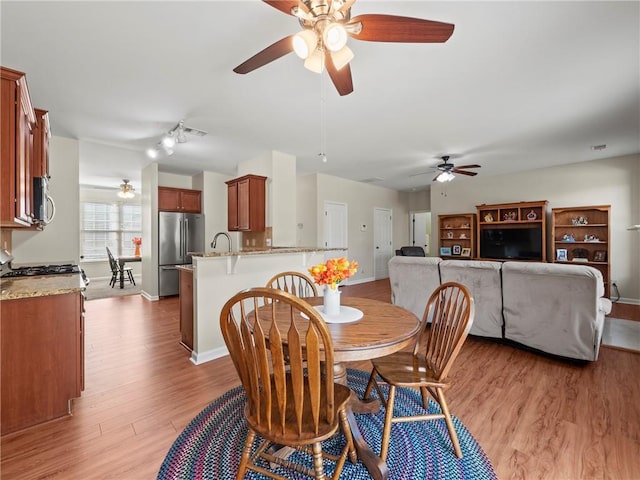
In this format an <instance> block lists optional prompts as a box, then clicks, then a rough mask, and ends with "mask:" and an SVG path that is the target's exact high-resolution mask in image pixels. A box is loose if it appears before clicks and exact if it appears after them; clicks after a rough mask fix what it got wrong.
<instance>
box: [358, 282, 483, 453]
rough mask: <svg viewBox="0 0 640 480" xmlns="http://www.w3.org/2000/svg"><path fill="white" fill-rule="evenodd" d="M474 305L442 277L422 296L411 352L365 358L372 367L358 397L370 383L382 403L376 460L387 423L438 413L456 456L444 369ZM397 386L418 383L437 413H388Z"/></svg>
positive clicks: (464, 333) (386, 436)
mask: <svg viewBox="0 0 640 480" xmlns="http://www.w3.org/2000/svg"><path fill="white" fill-rule="evenodd" d="M474 311H475V310H474V304H473V297H471V295H470V294H469V291H468V290H467V288H466V287H465V286H464V285H461V284H459V283H455V282H448V283H444V284H442V285H441V286H440V287H438V288H437V289H436V290H435V291H434V292H433V294H432V295H431V297H430V298H429V300H428V301H427V306H426V309H425V312H424V316H423V318H422V323H421V326H420V331H419V333H418V334H417V335H416V341H415V344H414V348H413V352H397V353H393V354H391V355H387V356H386V357H380V358H376V359H373V360H372V361H371V363H372V364H373V370H372V371H371V376H370V378H369V383H368V384H367V388H366V390H365V392H364V398H365V400H366V399H368V398H369V395H370V394H371V390H372V389H373V386H375V387H376V389H377V391H378V395H379V396H380V399H381V401H382V403H383V404H384V405H385V408H386V413H385V419H384V429H383V432H382V446H381V449H380V457H381V458H382V460H386V458H387V453H388V451H389V440H390V436H391V425H392V424H393V423H397V422H408V421H422V420H439V419H444V421H445V423H446V425H447V430H448V431H449V436H450V437H451V443H452V444H453V450H454V452H455V454H456V456H457V457H458V458H462V451H461V450H460V443H459V442H458V436H457V434H456V430H455V428H454V425H453V422H452V420H451V414H450V412H449V407H448V406H447V400H446V398H445V394H444V392H445V390H446V389H448V388H449V387H450V385H451V383H450V381H449V380H448V378H447V375H448V373H449V370H450V369H451V366H452V365H453V362H454V361H455V359H456V357H457V356H458V353H459V352H460V349H461V348H462V344H463V343H464V341H465V339H466V338H467V334H468V333H469V330H470V329H471V324H472V323H473V317H474ZM429 323H431V326H429ZM380 383H385V384H387V385H388V387H389V391H388V394H387V398H386V399H385V397H384V394H383V392H382V389H381V388H380ZM398 387H405V388H418V389H420V392H421V394H422V403H423V406H424V408H425V410H427V409H428V406H429V394H430V395H431V396H432V397H433V399H434V400H435V401H436V402H437V403H438V405H439V406H440V410H441V413H433V414H426V413H425V414H421V415H415V416H399V415H398V416H396V415H394V402H395V397H396V389H397V388H398Z"/></svg>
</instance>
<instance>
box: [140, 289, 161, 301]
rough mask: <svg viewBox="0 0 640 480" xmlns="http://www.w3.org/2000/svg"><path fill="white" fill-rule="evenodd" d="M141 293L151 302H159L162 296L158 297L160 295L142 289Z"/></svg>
mask: <svg viewBox="0 0 640 480" xmlns="http://www.w3.org/2000/svg"><path fill="white" fill-rule="evenodd" d="M140 295H142V296H143V297H144V298H146V299H147V300H149V301H150V302H157V301H158V300H160V297H158V295H150V294H149V293H147V292H145V291H144V290H142V291H141V292H140Z"/></svg>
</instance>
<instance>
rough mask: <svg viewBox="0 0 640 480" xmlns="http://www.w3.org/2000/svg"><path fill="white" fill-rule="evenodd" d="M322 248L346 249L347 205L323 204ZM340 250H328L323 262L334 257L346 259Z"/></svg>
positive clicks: (344, 253)
mask: <svg viewBox="0 0 640 480" xmlns="http://www.w3.org/2000/svg"><path fill="white" fill-rule="evenodd" d="M323 243H324V247H325V248H347V247H348V243H347V205H346V204H345V203H338V202H328V201H325V202H324V242H323ZM346 256H347V253H346V252H344V251H342V250H337V251H336V250H333V251H331V250H329V251H326V252H325V253H324V258H325V260H327V259H329V258H334V257H346Z"/></svg>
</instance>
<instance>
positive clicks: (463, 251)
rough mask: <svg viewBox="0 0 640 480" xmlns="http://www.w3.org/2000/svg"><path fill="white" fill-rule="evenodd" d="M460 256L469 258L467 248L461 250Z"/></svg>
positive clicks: (469, 252) (469, 253)
mask: <svg viewBox="0 0 640 480" xmlns="http://www.w3.org/2000/svg"><path fill="white" fill-rule="evenodd" d="M460 256H461V257H470V256H471V249H470V248H469V247H465V248H463V249H462V252H460Z"/></svg>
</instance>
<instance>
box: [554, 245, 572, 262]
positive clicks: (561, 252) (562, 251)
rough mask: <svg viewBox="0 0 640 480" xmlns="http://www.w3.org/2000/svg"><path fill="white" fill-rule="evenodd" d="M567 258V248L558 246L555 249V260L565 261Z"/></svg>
mask: <svg viewBox="0 0 640 480" xmlns="http://www.w3.org/2000/svg"><path fill="white" fill-rule="evenodd" d="M568 260H569V257H567V249H566V248H559V249H557V250H556V261H557V262H566V261H568Z"/></svg>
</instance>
